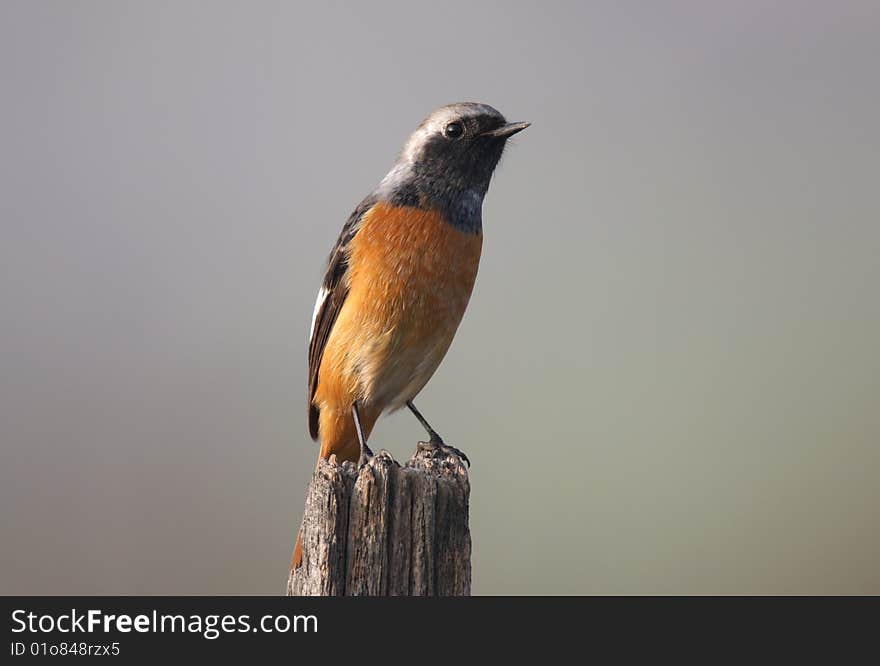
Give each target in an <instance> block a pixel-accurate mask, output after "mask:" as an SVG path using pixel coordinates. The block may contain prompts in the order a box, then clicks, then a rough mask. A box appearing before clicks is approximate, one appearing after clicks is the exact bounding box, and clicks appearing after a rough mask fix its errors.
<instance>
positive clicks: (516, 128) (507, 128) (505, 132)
mask: <svg viewBox="0 0 880 666" xmlns="http://www.w3.org/2000/svg"><path fill="white" fill-rule="evenodd" d="M531 124H532V123H507V124H506V125H502V126H501V127H499V128H498V129H493V130H489V131H488V132H481V133H480V136H494V137H503V138H505V139H506V138H507V137H509V136H513V135H514V134H516V133H517V132H522V131H523V130H524V129H525V128H526V127H528V126H529V125H531Z"/></svg>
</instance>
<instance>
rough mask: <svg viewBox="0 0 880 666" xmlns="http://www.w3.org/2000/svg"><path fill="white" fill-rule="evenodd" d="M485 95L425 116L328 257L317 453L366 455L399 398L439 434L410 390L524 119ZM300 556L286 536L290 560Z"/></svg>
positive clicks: (468, 265)
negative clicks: (485, 100) (509, 115)
mask: <svg viewBox="0 0 880 666" xmlns="http://www.w3.org/2000/svg"><path fill="white" fill-rule="evenodd" d="M529 125H530V123H528V122H508V121H507V120H506V119H505V117H504V116H503V115H502V114H501V113H500V112H499V111H497V110H496V109H495V108H493V107H491V106H489V105H488V104H481V103H475V102H461V103H457V104H449V105H447V106H443V107H441V108H439V109H436V110H435V111H433V112H432V113H430V114H429V115H428V116H427V117H425V118H424V119H423V120H422V121H421V123H420V124H419V125H418V127H417V128H416V129H415V131H414V132H413V133H412V135H411V136H410V137H409V139H408V140H407V141H406V143H405V144H404V146H403V149H402V150H401V152H400V153H399V155H398V157H397V159H396V161H395V162H394V164H393V166H392V167H391V170H390V171H389V172H388V173H387V175H386V176H385V177H384V178H383V179H382V180H381V181H380V182H379V184H378V186H377V187H376V188H375V189H373V191H372V192H371V193H370V194H369V195H367V197H366V198H364V199H363V201H361V203H360V204H359V205H358V206H357V207H356V208H355V209H354V211H353V212H352V213H351V215H350V216H349V218H348V220H347V221H346V223H345V225H344V226H343V228H342V232H341V233H340V235H339V238H338V239H337V241H336V244H335V245H334V247H333V249H332V251H331V252H330V256H329V259H328V261H327V268H326V272H325V274H324V280H323V283H322V285H321V288H320V290H319V292H318V297H317V300H316V303H315V309H314V312H313V314H312V325H311V330H310V334H309V347H308V366H309V367H308V423H309V433H310V435H311V437H312V439H314V440H318V441H319V442H320V449H319V454H318V455H319V461H320V459H328V458H330V456H333V455H335V456H336V458H337V460H338V461H345V460H349V461H353V462H358V463H359V464H361V465H362V464H365V463H366V462H367V461H368V460H369V459H370V458H371V457H372V455H373V453H372V451H371V449H370V448H369V446H368V445H367V441H368V439H369V437H370V433H371V432H372V430H373V426H374V425H375V423H376V421H377V419H378V418H379V416H380V415H381V414H382V413H386V412H393V411H395V410H398V409H401V408H402V407H404V406H406V407H407V408H408V409H409V410H410V411H411V412H412V413H413V415H414V416H415V417H416V419H417V420H418V421H419V423H420V424H421V426H422V427H423V428H424V429H425V431H426V433H427V434H428V438H429V441H428V442H427V443H423V444H426V445H427V446H428V447H434V448H436V449H439V450H441V451H444V452H452V453H455V454H457V455H459V457H460V458H461V459H462V460H464V461H465V462H467V463H468V465H470V461H469V459H468V458H467V456H466V455H465V454H463V453H462V452H461V451H459V450H458V449H455V448H454V447H451V446H449V445H447V444H446V443H445V442H444V441H443V438H442V437H441V436H440V435H439V434H438V433H437V432H436V431H435V430H434V429H433V428H432V427H431V425H430V424H429V423H428V421H427V420H426V419H425V417H424V416H423V415H422V414H421V412H420V411H419V410H418V409H417V408H416V406H415V404H414V402H413V401H414V399H415V398H416V396H417V395H418V394H419V392H420V391H421V390H422V388H424V386H425V385H426V384H427V382H428V380H429V379H430V378H431V376H432V375H433V374H434V371H435V370H437V367H438V366H439V365H440V362H441V361H442V360H443V357H444V356H445V354H446V352H447V350H448V349H449V346H450V344H451V342H452V339H453V336H454V335H455V332H456V330H457V329H458V325H459V323H460V322H461V320H462V317H463V315H464V312H465V309H466V307H467V305H468V301H469V300H470V296H471V292H472V290H473V287H474V283H475V281H476V277H477V269H478V267H479V263H480V254H481V251H482V244H483V225H482V204H483V198H484V197H485V195H486V192H487V191H488V189H489V183H490V181H491V179H492V175H493V173H494V171H495V168H496V166H497V164H498V162H499V160H500V159H501V156H502V153H503V152H504V149H505V146H506V144H507V141H508V139H509V138H510V137H512V136H513V135H514V134H517V133H518V132H521V131H522V130H524V129H526V128H527V127H529ZM301 561H302V548H301V534H300V535H298V536H297V541H296V546H295V548H294V553H293V557H292V560H291V568H292V569H295V568H297V567H299V566H300V564H301Z"/></svg>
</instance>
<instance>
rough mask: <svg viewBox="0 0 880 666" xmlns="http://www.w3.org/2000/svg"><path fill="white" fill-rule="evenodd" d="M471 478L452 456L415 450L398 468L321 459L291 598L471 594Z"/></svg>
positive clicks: (384, 459)
mask: <svg viewBox="0 0 880 666" xmlns="http://www.w3.org/2000/svg"><path fill="white" fill-rule="evenodd" d="M469 498H470V482H469V480H468V474H467V470H466V468H465V466H464V464H463V463H462V462H461V460H460V459H459V458H458V456H456V455H454V454H448V453H445V452H443V451H440V450H438V449H436V448H434V447H430V446H427V445H425V444H421V443H420V444H419V447H418V449H417V450H416V452H415V453H414V454H413V456H412V458H410V460H409V461H408V462H407V463H406V464H405V465H403V466H400V465H399V464H398V463H397V462H395V461H394V460H393V459H392V458H391V456H390V455H389V454H388V453H387V452H385V451H380V452H379V453H377V454H376V456H375V457H374V458H373V459H372V460H371V461H370V462H369V463H368V464H366V465H365V466H364V467H362V468H361V469H358V468H357V466H356V465H354V464H353V463H350V462H345V463H342V464H338V463H337V462H336V460H335V457H331V459H330V460H322V461H320V462H319V463H318V466H317V468H316V469H315V473H314V475H313V476H312V481H311V483H310V485H309V490H308V495H307V497H306V508H305V514H304V516H303V521H302V528H301V529H302V546H303V560H302V566H301V567H299V568H298V569H296V570H293V571H291V572H290V575H289V578H288V584H287V593H288V594H289V595H295V596H356V595H371V596H384V595H413V596H461V595H469V594H470V592H471V536H470V529H469V527H468V501H469Z"/></svg>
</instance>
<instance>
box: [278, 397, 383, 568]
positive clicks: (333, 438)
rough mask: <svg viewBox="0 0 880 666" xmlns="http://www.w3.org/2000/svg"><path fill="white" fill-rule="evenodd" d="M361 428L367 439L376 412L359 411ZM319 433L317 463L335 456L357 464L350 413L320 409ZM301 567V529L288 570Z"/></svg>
mask: <svg viewBox="0 0 880 666" xmlns="http://www.w3.org/2000/svg"><path fill="white" fill-rule="evenodd" d="M360 417H361V427H362V428H363V429H364V437H369V436H370V433H371V432H372V430H373V426H374V425H376V419H378V418H379V411H378V410H361V411H360ZM319 433H320V438H321V452H320V453H319V454H318V462H320V461H321V460H322V459H323V460H329V459H330V456H336V459H337V460H338V461H339V462H343V461H345V460H350V461H352V462H357V461H358V459H359V458H360V456H361V444H360V440H359V439H358V436H357V431H356V430H355V427H354V419H352V417H351V414H350V413H346V412H336V413H334V412H331V411H329V410H327V409H322V410H321V412H320V427H319ZM301 565H302V528H300V529H299V532H297V534H296V545H295V546H294V547H293V555H292V556H291V558H290V569H291V570H294V569H299V567H300V566H301Z"/></svg>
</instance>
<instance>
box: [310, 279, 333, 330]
mask: <svg viewBox="0 0 880 666" xmlns="http://www.w3.org/2000/svg"><path fill="white" fill-rule="evenodd" d="M329 295H330V290H329V289H327V287H321V291H319V292H318V300H316V301H315V311H314V312H313V313H312V327H311V328H310V329H309V340H311V339H312V336H313V335H314V334H315V322H317V321H318V313H319V312H320V311H321V306H322V305H324V301H326V300H327V296H329Z"/></svg>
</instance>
